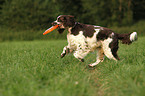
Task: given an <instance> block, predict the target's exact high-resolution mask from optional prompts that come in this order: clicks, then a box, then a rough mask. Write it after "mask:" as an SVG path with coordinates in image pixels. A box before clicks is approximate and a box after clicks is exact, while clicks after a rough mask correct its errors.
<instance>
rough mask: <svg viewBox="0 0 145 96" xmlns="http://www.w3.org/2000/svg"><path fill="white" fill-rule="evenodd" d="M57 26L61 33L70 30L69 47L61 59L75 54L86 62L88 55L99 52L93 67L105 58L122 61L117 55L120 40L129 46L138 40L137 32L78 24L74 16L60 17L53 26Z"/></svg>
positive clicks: (66, 47) (64, 50)
mask: <svg viewBox="0 0 145 96" xmlns="http://www.w3.org/2000/svg"><path fill="white" fill-rule="evenodd" d="M56 24H58V25H59V28H58V32H59V33H63V31H64V30H65V29H67V30H68V33H67V41H68V45H67V46H65V47H64V48H63V51H62V53H61V58H63V57H64V56H65V55H66V54H68V53H73V55H74V57H75V58H77V59H78V60H79V61H81V62H84V57H85V56H86V55H87V54H88V53H90V52H93V51H97V57H96V62H95V63H92V64H89V66H91V67H93V66H96V65H97V64H99V63H100V62H103V60H104V56H106V57H108V58H109V59H113V60H115V61H118V60H120V58H119V57H118V55H117V50H118V48H119V46H118V43H119V40H121V41H122V43H123V44H128V45H130V44H131V43H132V42H134V41H136V40H137V32H132V33H127V34H119V33H115V32H114V31H112V30H111V29H109V28H105V27H101V26H95V25H88V24H83V23H79V22H76V21H75V19H74V16H72V15H60V16H58V17H57V20H56V21H54V22H52V25H53V26H54V25H56Z"/></svg>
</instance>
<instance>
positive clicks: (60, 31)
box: [57, 28, 65, 34]
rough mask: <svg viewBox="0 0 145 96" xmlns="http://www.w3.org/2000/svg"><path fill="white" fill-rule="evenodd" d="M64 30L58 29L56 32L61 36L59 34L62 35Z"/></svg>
mask: <svg viewBox="0 0 145 96" xmlns="http://www.w3.org/2000/svg"><path fill="white" fill-rule="evenodd" d="M64 30H65V29H63V28H59V29H58V30H57V31H58V32H59V33H60V34H61V33H63V31H64Z"/></svg>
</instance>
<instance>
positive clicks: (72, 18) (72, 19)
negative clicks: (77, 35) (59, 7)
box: [65, 15, 75, 27]
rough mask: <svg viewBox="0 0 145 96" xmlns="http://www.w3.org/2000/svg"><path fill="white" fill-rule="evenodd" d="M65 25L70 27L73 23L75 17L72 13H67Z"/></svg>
mask: <svg viewBox="0 0 145 96" xmlns="http://www.w3.org/2000/svg"><path fill="white" fill-rule="evenodd" d="M65 25H66V26H69V27H72V26H74V25H75V19H74V16H72V15H67V22H66V23H65Z"/></svg>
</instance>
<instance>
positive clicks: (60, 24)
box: [51, 20, 63, 29]
mask: <svg viewBox="0 0 145 96" xmlns="http://www.w3.org/2000/svg"><path fill="white" fill-rule="evenodd" d="M51 24H52V26H55V25H59V27H58V28H59V29H61V28H63V24H62V23H61V22H58V21H57V20H56V21H54V22H52V23H51Z"/></svg>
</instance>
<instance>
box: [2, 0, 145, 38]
mask: <svg viewBox="0 0 145 96" xmlns="http://www.w3.org/2000/svg"><path fill="white" fill-rule="evenodd" d="M59 15H74V16H75V18H76V21H78V22H81V23H86V24H92V25H99V26H104V27H109V28H112V30H114V31H115V32H117V33H129V32H132V31H137V32H138V35H140V36H143V35H144V34H145V32H144V30H145V0H0V41H12V40H44V39H45V40H46V39H65V38H66V36H65V35H66V34H65V33H66V32H65V33H64V34H62V35H59V34H58V32H56V31H54V32H52V33H50V34H48V35H46V36H43V35H42V34H43V32H44V31H45V30H46V29H47V28H49V27H51V22H53V21H54V20H56V17H57V16H59Z"/></svg>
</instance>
